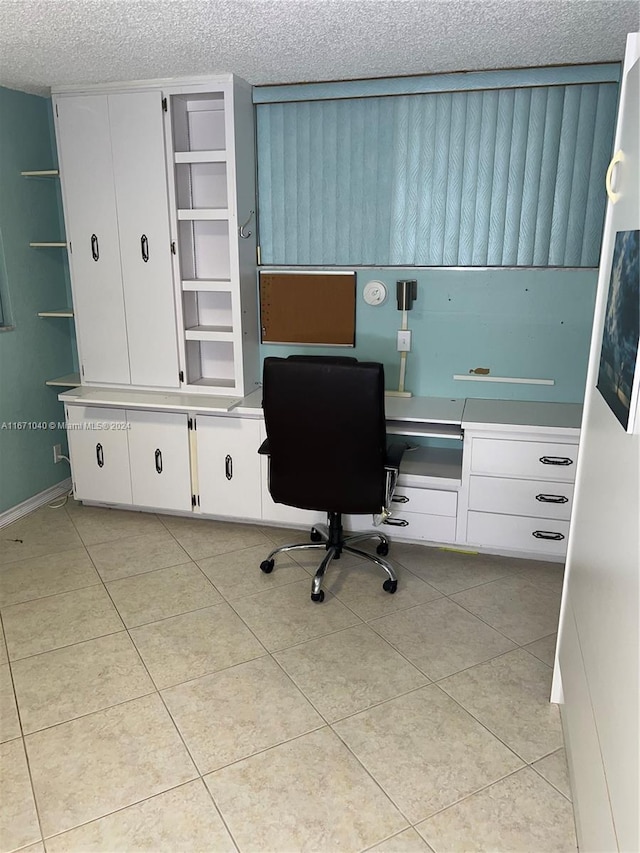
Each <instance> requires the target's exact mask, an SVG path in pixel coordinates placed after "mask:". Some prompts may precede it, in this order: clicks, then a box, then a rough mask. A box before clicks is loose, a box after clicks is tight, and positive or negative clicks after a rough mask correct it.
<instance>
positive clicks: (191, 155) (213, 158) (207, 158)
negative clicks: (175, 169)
mask: <svg viewBox="0 0 640 853" xmlns="http://www.w3.org/2000/svg"><path fill="white" fill-rule="evenodd" d="M173 156H174V162H175V163H226V161H227V152H226V151H176V152H175V154H174V155H173Z"/></svg>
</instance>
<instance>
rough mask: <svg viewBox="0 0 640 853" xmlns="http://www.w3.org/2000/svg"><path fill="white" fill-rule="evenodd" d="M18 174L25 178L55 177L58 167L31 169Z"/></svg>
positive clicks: (57, 173)
mask: <svg viewBox="0 0 640 853" xmlns="http://www.w3.org/2000/svg"><path fill="white" fill-rule="evenodd" d="M20 174H21V175H22V176H23V177H25V178H57V177H58V175H59V174H60V172H59V170H58V169H32V170H30V171H27V172H20Z"/></svg>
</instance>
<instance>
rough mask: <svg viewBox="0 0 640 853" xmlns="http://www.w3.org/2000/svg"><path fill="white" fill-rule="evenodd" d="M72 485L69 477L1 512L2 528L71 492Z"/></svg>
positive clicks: (0, 525)
mask: <svg viewBox="0 0 640 853" xmlns="http://www.w3.org/2000/svg"><path fill="white" fill-rule="evenodd" d="M71 485H72V484H71V477H67V478H66V480H62V482H60V483H56V484H55V486H50V487H49V488H48V489H45V490H44V491H43V492H39V493H38V494H37V495H34V496H33V497H32V498H28V499H27V500H26V501H23V502H22V503H20V504H18V505H17V506H14V507H12V508H11V509H7V510H5V511H4V512H2V513H0V528H2V527H6V526H7V525H8V524H11V523H12V522H14V521H17V520H18V519H19V518H22V517H23V516H24V515H28V514H29V513H30V512H33V511H34V509H39V508H40V507H41V506H44V505H45V504H48V503H49V502H50V501H53V500H55V499H56V498H59V497H60V495H64V494H66V493H67V492H70V491H71Z"/></svg>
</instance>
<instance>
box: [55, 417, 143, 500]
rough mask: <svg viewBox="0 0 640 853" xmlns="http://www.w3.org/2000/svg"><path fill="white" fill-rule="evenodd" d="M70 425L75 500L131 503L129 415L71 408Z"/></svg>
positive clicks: (70, 455)
mask: <svg viewBox="0 0 640 853" xmlns="http://www.w3.org/2000/svg"><path fill="white" fill-rule="evenodd" d="M67 422H68V424H69V427H68V430H67V437H68V440H69V458H70V459H71V473H72V477H73V492H74V495H75V497H76V498H77V499H78V500H81V501H99V502H101V503H116V504H130V503H131V480H130V477H129V447H128V442H127V432H128V430H127V417H126V412H125V411H124V410H123V409H103V408H92V407H89V406H68V407H67Z"/></svg>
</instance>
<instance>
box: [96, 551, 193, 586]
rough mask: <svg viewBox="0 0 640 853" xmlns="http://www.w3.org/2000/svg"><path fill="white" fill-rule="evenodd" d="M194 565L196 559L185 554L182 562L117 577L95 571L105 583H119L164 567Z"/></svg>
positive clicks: (98, 570) (161, 570) (159, 570)
mask: <svg viewBox="0 0 640 853" xmlns="http://www.w3.org/2000/svg"><path fill="white" fill-rule="evenodd" d="M105 544H106V543H105ZM195 565H197V564H196V561H195V560H192V559H191V557H190V556H189V555H188V554H187V559H186V560H185V561H184V562H182V563H172V564H171V565H170V566H157V567H154V568H152V569H145V570H144V571H142V572H135V573H134V574H132V575H122V577H119V578H105V577H103V575H102V572H101V571H100V569H98V568H96V571H97V572H98V574H99V575H100V579H101V580H102V582H103V583H105V584H107V583H119V582H120V581H128V580H130V579H131V578H140V577H142V576H143V575H152V574H153V573H154V572H163V571H164V570H165V569H178V568H180V566H195ZM198 568H199V569H200V566H198ZM200 571H202V569H200Z"/></svg>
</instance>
